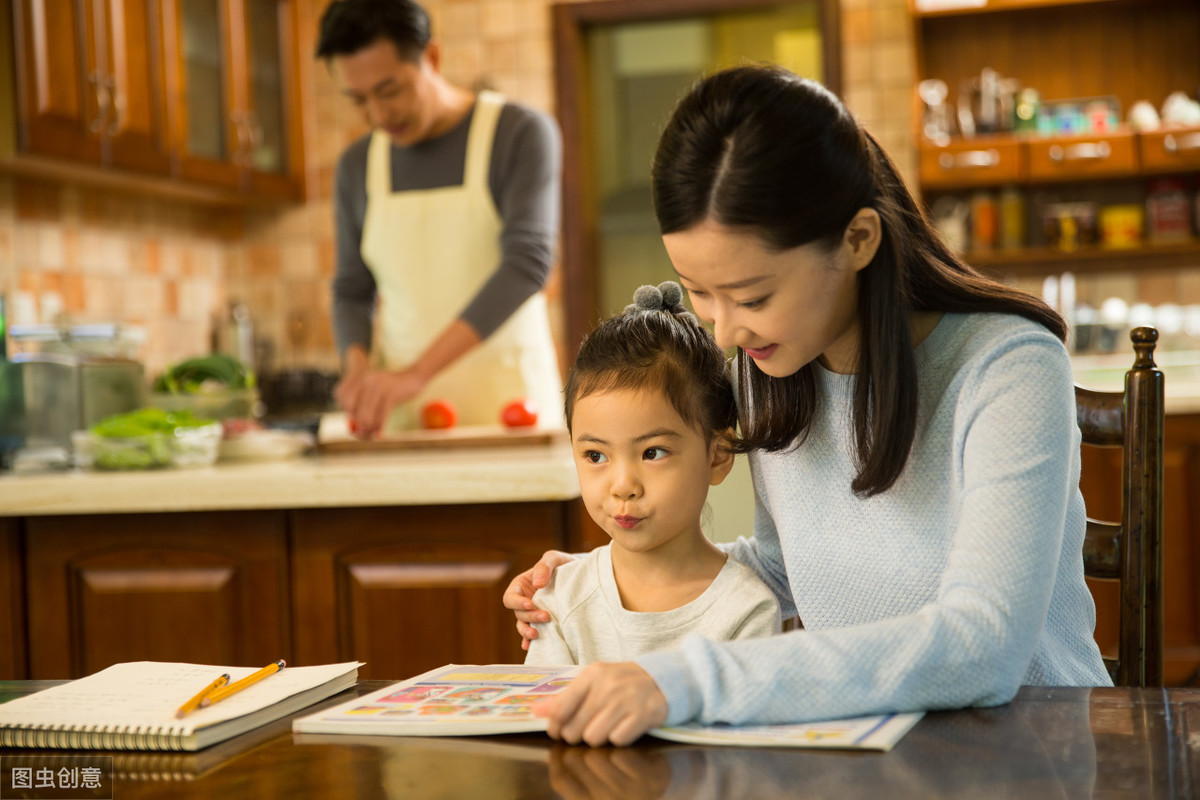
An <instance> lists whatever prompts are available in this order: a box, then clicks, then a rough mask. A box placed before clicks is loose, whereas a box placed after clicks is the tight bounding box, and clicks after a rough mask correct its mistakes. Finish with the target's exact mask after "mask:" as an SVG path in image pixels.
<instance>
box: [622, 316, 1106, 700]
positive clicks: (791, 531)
mask: <svg viewBox="0 0 1200 800" xmlns="http://www.w3.org/2000/svg"><path fill="white" fill-rule="evenodd" d="M916 353H917V362H918V370H919V374H920V398H919V403H920V411H919V422H918V426H917V435H916V440H915V443H914V445H913V450H912V453H911V455H910V456H909V460H908V464H907V466H906V467H905V470H904V473H903V474H902V475H901V476H900V479H899V480H898V481H897V482H896V484H895V485H894V486H893V487H892V488H891V489H890V490H888V491H887V492H885V493H883V494H881V495H877V496H875V497H872V498H870V499H866V500H862V499H859V498H857V497H856V496H855V495H854V494H853V492H851V491H850V482H851V480H852V478H853V477H854V475H855V474H856V470H855V467H854V459H853V431H852V428H851V424H850V410H851V397H852V392H853V385H854V383H853V382H854V378H853V377H852V376H845V375H838V374H836V373H832V372H829V371H828V370H825V369H823V368H820V367H818V368H817V372H818V373H819V384H818V385H819V388H818V393H819V403H820V410H819V412H818V414H817V417H816V419H815V420H814V424H813V427H812V430H811V431H810V433H809V437H808V439H807V440H806V441H805V442H804V443H803V444H802V445H800V446H799V448H797V449H795V450H793V451H791V452H783V453H759V454H754V455H752V456H751V457H750V465H751V471H752V474H753V476H754V486H755V494H756V504H757V505H756V513H755V525H754V538H752V539H746V538H741V539H739V540H738V541H737V542H735V543H734V544H733V545H732V546H731V548H730V552H731V553H732V554H733V556H734V557H735V558H737V559H738V560H740V561H742V562H743V563H744V564H747V565H748V566H750V567H751V568H753V569H754V570H755V572H757V573H758V575H759V577H760V578H762V579H763V581H764V582H765V583H766V584H767V585H768V586H770V587H772V589H774V591H775V592H776V594H777V595H778V596H779V600H780V605H781V606H782V609H783V614H784V616H785V617H786V616H788V615H790V614H791V613H798V614H799V615H800V618H801V620H802V621H803V624H804V630H800V631H795V632H792V633H788V634H784V635H782V636H777V637H771V638H768V639H760V640H753V641H741V642H727V643H713V642H708V641H706V640H704V639H701V638H699V637H690V638H689V639H687V640H686V641H685V642H684V643H683V644H682V645H681V646H680V647H679V648H678V649H675V650H668V651H662V652H658V653H651V654H647V655H644V656H640V657H638V658H637V659H636V661H637V663H638V664H640V665H641V666H642V667H643V668H645V669H646V670H647V671H648V672H649V673H650V675H651V676H653V678H654V680H655V681H656V682H657V684H658V686H659V688H660V689H661V690H662V691H663V693H664V694H665V695H666V697H667V701H668V707H669V712H668V718H667V723H668V724H675V723H679V722H682V721H684V720H691V719H696V720H699V721H702V722H706V723H712V722H716V721H725V722H731V723H747V722H760V723H770V722H800V721H806V720H814V719H828V718H835V717H842V716H855V715H860V714H872V713H880V712H885V711H911V710H921V709H938V708H962V707H967V706H976V705H979V706H987V705H998V704H1001V703H1005V702H1008V701H1009V700H1011V699H1012V697H1013V695H1014V694H1015V693H1016V691H1017V688H1018V687H1019V686H1020V685H1021V684H1045V685H1064V686H1107V685H1111V683H1110V681H1109V678H1108V674H1107V672H1106V671H1105V669H1104V665H1103V662H1102V660H1101V658H1100V653H1099V650H1098V648H1097V647H1096V644H1095V642H1094V640H1093V638H1092V633H1093V628H1094V627H1095V607H1094V605H1093V603H1092V598H1091V595H1090V594H1089V592H1088V589H1087V586H1086V584H1085V583H1084V580H1083V562H1082V556H1081V551H1082V546H1083V534H1084V526H1085V517H1084V507H1083V497H1082V495H1081V494H1080V492H1079V442H1080V439H1079V429H1078V427H1077V426H1076V423H1075V411H1074V409H1075V404H1074V394H1073V391H1072V380H1071V367H1070V362H1069V359H1068V356H1067V351H1066V349H1065V348H1064V346H1063V345H1062V343H1061V342H1059V341H1058V339H1056V338H1055V337H1054V335H1053V334H1051V333H1049V332H1048V331H1047V330H1045V329H1044V328H1042V327H1041V326H1039V325H1037V324H1035V323H1033V322H1030V321H1027V320H1025V319H1023V318H1021V317H1016V316H1009V315H1002V314H971V315H964V314H946V315H944V316H943V317H942V319H941V321H940V322H939V323H938V325H937V327H936V328H935V329H934V331H933V332H932V333H931V334H930V335H929V336H928V337H927V338H926V340H925V341H924V342H922V343H921V345H920V346H918V348H917V351H916Z"/></svg>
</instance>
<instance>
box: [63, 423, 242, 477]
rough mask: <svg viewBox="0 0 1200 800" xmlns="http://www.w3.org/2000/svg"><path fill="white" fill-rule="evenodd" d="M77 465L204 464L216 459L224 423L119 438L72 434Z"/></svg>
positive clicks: (123, 467) (119, 467)
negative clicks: (172, 431)
mask: <svg viewBox="0 0 1200 800" xmlns="http://www.w3.org/2000/svg"><path fill="white" fill-rule="evenodd" d="M72 444H73V445H74V448H75V464H76V466H79V467H84V468H88V469H103V470H139V469H161V468H164V467H201V466H207V465H209V464H212V463H213V462H215V461H216V460H217V456H218V454H219V453H220V446H221V425H220V423H213V424H211V425H202V426H199V427H195V428H179V429H177V430H175V431H174V433H166V432H156V433H148V434H145V435H142V436H130V437H127V438H118V437H111V436H98V435H96V434H94V433H92V432H90V431H76V432H75V433H74V434H73V435H72Z"/></svg>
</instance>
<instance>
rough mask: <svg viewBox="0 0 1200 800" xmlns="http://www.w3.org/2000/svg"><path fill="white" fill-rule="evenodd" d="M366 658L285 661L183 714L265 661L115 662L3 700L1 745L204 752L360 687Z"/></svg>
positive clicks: (254, 669)
mask: <svg viewBox="0 0 1200 800" xmlns="http://www.w3.org/2000/svg"><path fill="white" fill-rule="evenodd" d="M359 666H361V664H360V662H357V661H351V662H347V663H344V664H327V665H322V666H315V667H285V668H284V669H282V670H280V671H279V672H277V673H275V674H274V675H271V676H270V677H268V678H265V679H263V680H261V681H259V682H258V683H255V684H253V685H252V686H249V687H248V688H246V689H244V690H243V691H240V692H238V693H237V694H234V695H231V696H230V697H228V698H226V699H224V700H221V701H220V702H218V703H214V704H213V705H211V706H208V707H207V708H200V709H197V710H195V711H193V712H192V713H190V714H188V715H187V716H185V717H184V718H183V719H176V718H175V711H176V709H178V708H179V706H180V705H182V704H183V703H184V702H185V701H186V700H188V698H190V697H192V696H193V695H195V694H196V692H197V691H199V690H200V689H201V688H203V687H204V686H206V685H207V684H208V683H210V682H211V681H212V680H213V679H214V678H216V677H217V676H218V675H221V674H222V673H226V672H227V673H229V676H230V678H231V680H232V681H237V680H239V679H241V678H244V677H246V676H247V675H250V674H251V673H253V672H256V671H257V670H258V668H257V667H223V666H208V665H205V664H178V663H170V662H162V661H133V662H128V663H124V664H115V665H113V666H111V667H109V668H108V669H104V670H101V671H100V672H97V673H95V674H92V675H89V676H87V677H86V678H80V679H78V680H74V681H71V682H69V683H64V684H61V685H59V686H53V687H51V688H49V689H44V690H42V691H40V692H36V693H35V694H31V695H27V696H25V697H19V698H17V699H15V700H10V701H9V702H7V703H4V704H2V705H0V747H37V748H69V749H73V750H201V749H203V748H205V747H209V746H210V745H213V744H216V743H217V742H221V741H224V740H226V739H229V738H231V737H233V736H237V735H238V734H240V733H245V732H246V731H249V730H253V729H254V728H257V727H259V726H261V725H265V724H267V723H268V722H272V721H273V720H277V719H280V718H281V717H285V716H287V715H288V714H292V713H294V712H296V711H300V710H301V709H304V708H307V707H308V706H310V705H312V704H313V703H316V702H317V701H319V700H323V699H324V698H326V697H330V696H332V695H334V694H337V693H338V692H340V691H342V690H343V689H348V688H349V687H351V686H353V685H354V684H355V682H356V681H357V680H358V668H359Z"/></svg>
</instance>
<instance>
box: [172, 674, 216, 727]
mask: <svg viewBox="0 0 1200 800" xmlns="http://www.w3.org/2000/svg"><path fill="white" fill-rule="evenodd" d="M227 683H229V673H228V672H226V673H225V674H224V675H222V676H221V677H219V678H217V679H216V680H215V681H213V682H212V683H210V684H209V685H208V686H205V687H204V688H203V689H201V690H200V691H199V692H197V693H196V696H195V697H193V698H192V699H191V700H188V701H187V702H186V703H184V704H183V705H181V706H180V707H179V710H178V711H176V712H175V718H176V719H179V718H180V717H182V716H184V715H185V714H187V713H188V712H190V711H195V710H196V708H197V707H198V706H199V705H200V702H201V701H202V700H204V698H206V697H208V694H209V692H213V691H216V690H217V689H220V688H221V687H222V686H224V685H225V684H227Z"/></svg>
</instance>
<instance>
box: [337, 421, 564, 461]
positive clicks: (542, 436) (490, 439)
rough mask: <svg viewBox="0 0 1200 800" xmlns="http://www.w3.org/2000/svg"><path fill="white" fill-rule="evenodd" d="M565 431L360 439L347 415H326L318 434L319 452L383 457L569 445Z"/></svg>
mask: <svg viewBox="0 0 1200 800" xmlns="http://www.w3.org/2000/svg"><path fill="white" fill-rule="evenodd" d="M566 438H567V432H566V431H565V430H563V429H561V428H540V427H533V428H506V427H504V426H503V425H499V424H497V425H464V426H461V427H455V428H447V429H444V430H432V431H426V430H419V431H404V432H402V433H390V434H387V435H386V436H378V437H376V438H374V439H359V438H356V437H355V436H353V435H352V434H351V433H350V428H349V426H348V423H347V419H346V415H345V414H341V413H338V414H325V415H324V416H322V417H321V428H320V430H319V432H318V433H317V452H318V453H321V454H326V453H380V452H386V451H391V450H434V449H446V448H455V447H513V446H520V445H538V444H542V445H544V444H550V443H551V442H555V441H566Z"/></svg>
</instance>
